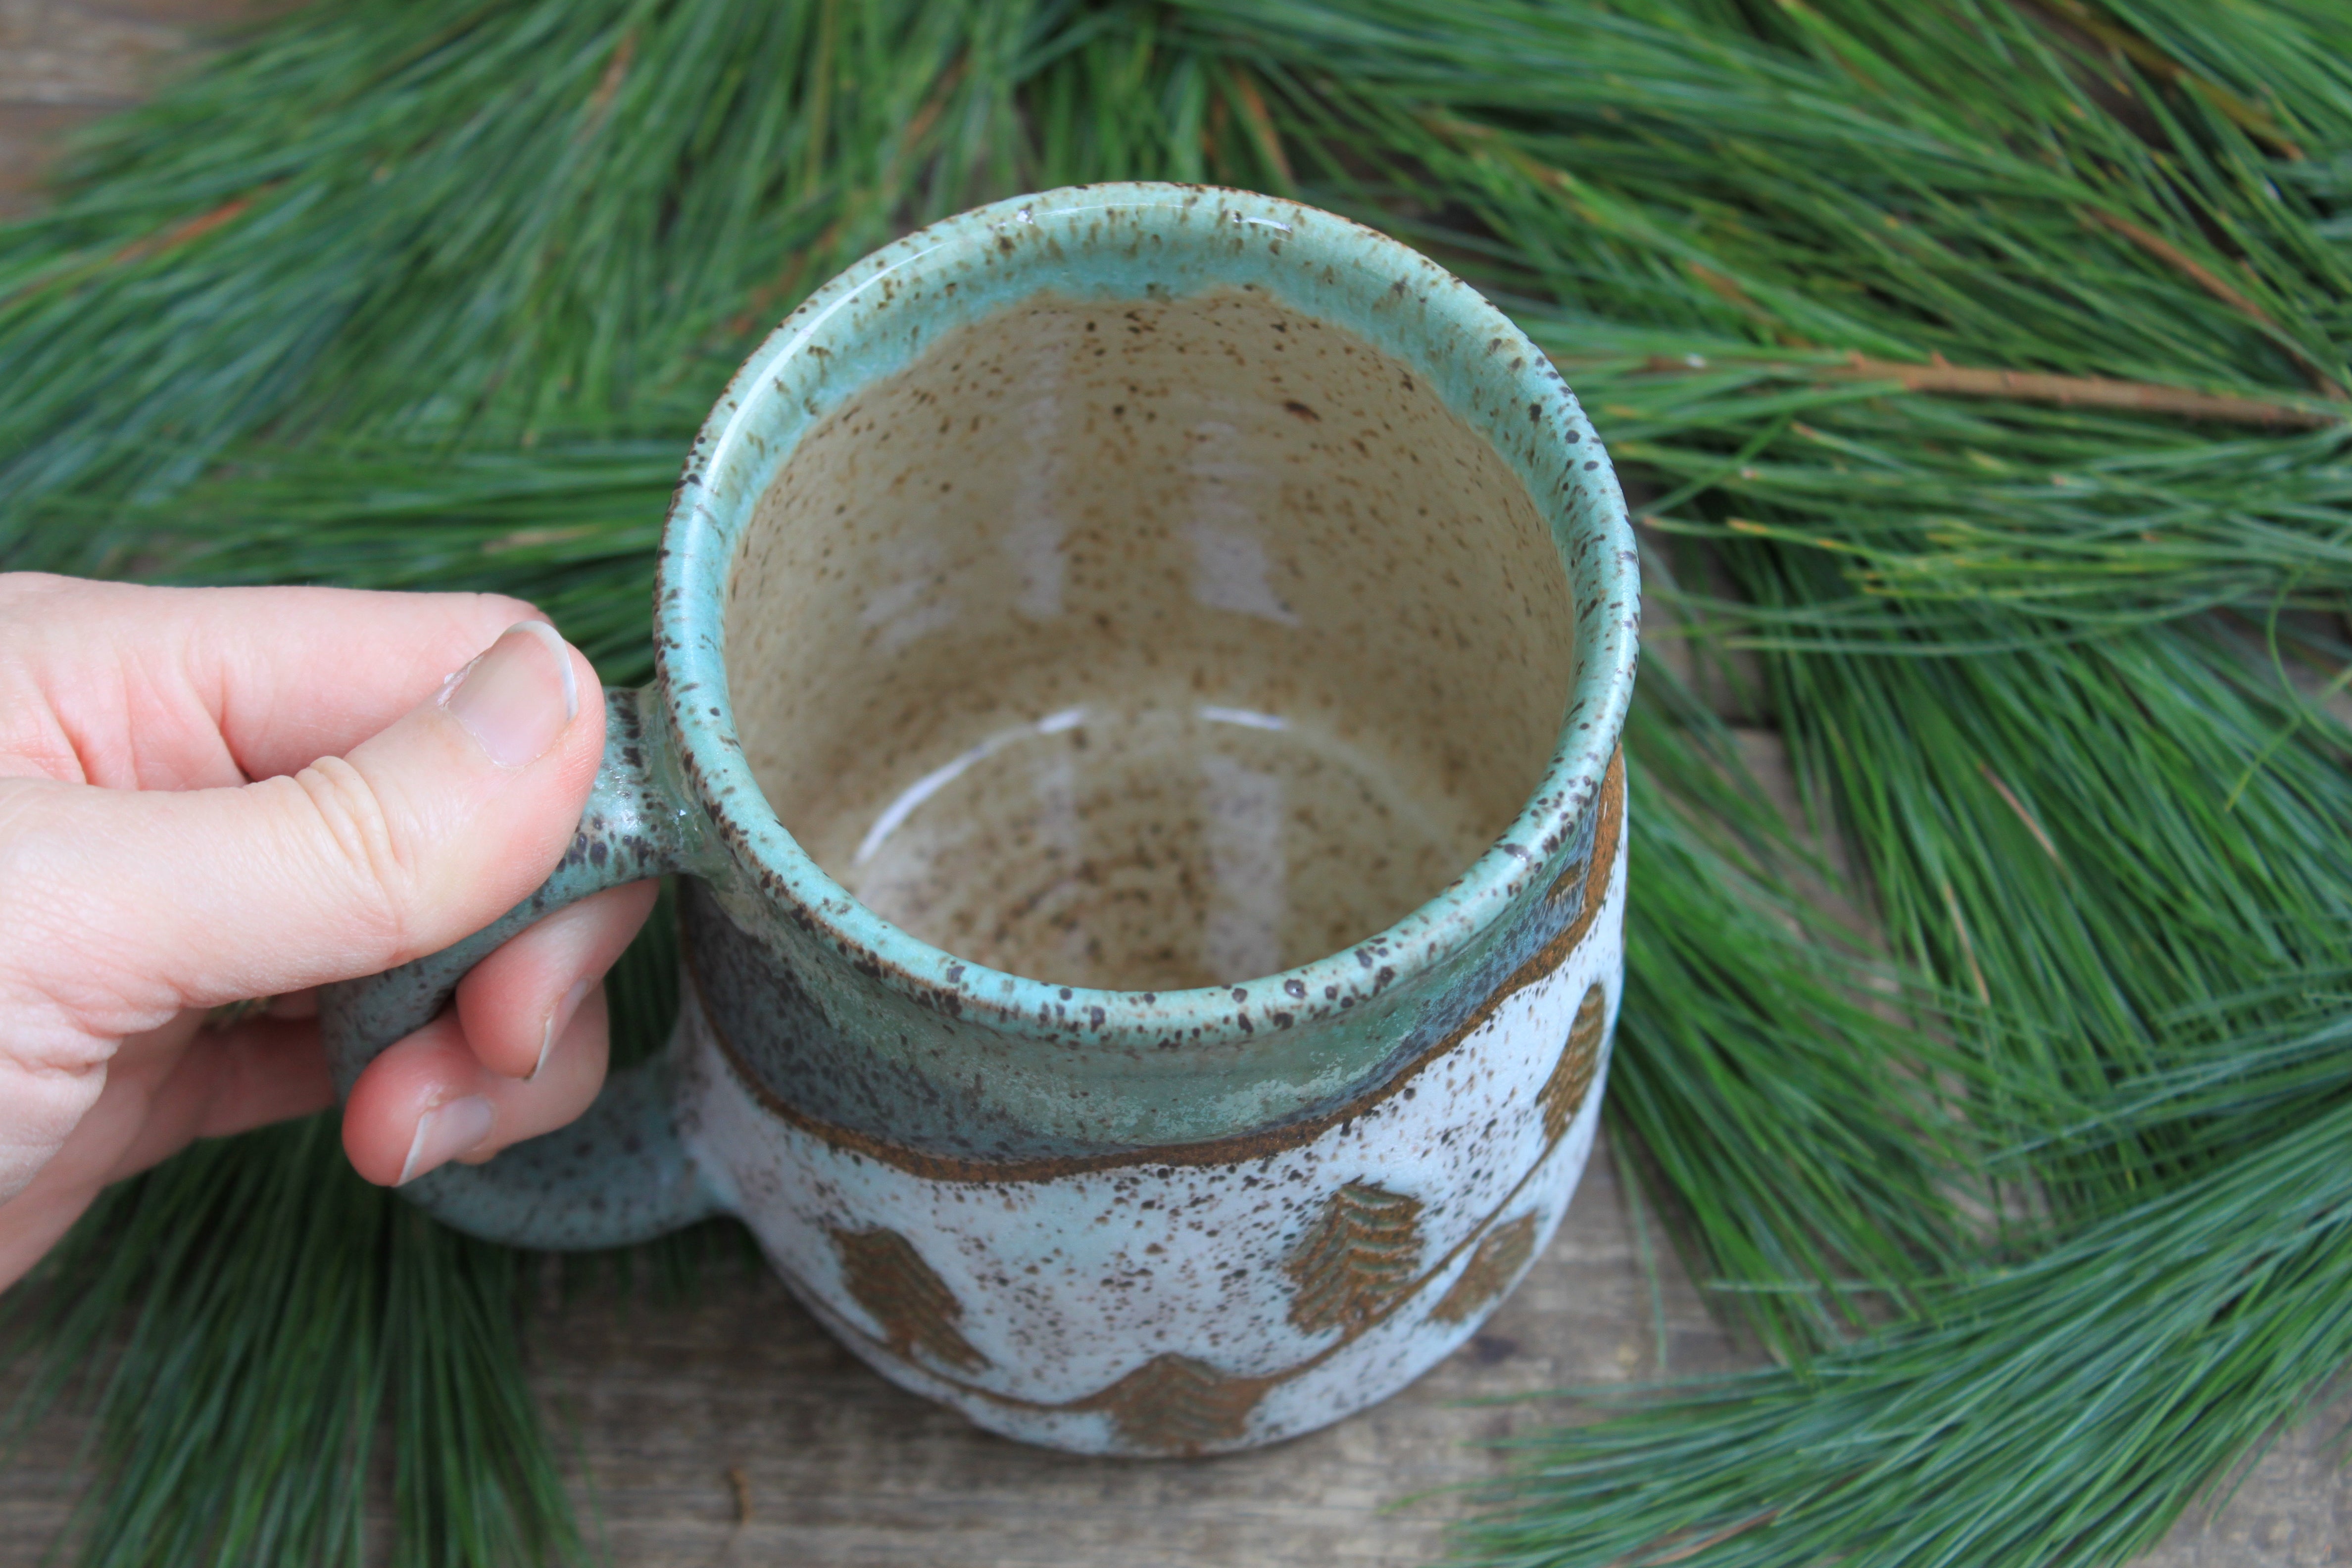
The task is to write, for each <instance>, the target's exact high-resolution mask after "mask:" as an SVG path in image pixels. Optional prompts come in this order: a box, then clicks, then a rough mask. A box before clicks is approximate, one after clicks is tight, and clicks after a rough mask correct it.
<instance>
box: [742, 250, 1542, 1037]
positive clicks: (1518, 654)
mask: <svg viewBox="0 0 2352 1568" xmlns="http://www.w3.org/2000/svg"><path fill="white" fill-rule="evenodd" d="M1107 329H1116V330H1115V331H1111V330H1107ZM943 407H945V408H953V409H956V410H957V411H958V412H959V417H958V418H956V419H950V420H947V421H944V422H943V421H942V420H941V419H940V417H939V416H938V415H937V414H936V413H934V412H931V411H932V410H935V409H938V408H943ZM967 410H968V411H969V416H964V411H967ZM910 430H921V431H923V432H924V433H925V436H924V438H923V439H921V440H919V441H903V440H902V441H898V442H896V443H890V442H887V437H889V436H890V434H891V433H892V432H893V431H898V432H902V433H903V432H907V431H910ZM950 487H951V488H950ZM844 507H846V510H843V509H844ZM729 618H730V625H731V626H735V627H736V628H738V629H737V630H736V631H735V632H733V633H732V634H731V635H730V638H729V642H728V668H729V686H730V691H731V693H732V695H733V706H734V713H735V718H736V721H737V726H738V731H739V733H740V737H741V740H742V742H743V748H744V754H745V756H746V758H747V759H748V760H749V761H750V763H751V767H752V769H753V771H754V773H756V774H757V776H758V777H759V779H760V782H761V786H762V787H763V789H764V790H765V791H766V793H767V795H768V796H769V798H770V800H771V802H772V803H773V805H775V806H776V809H777V815H778V816H780V817H781V818H782V820H783V822H784V824H785V826H787V827H789V828H790V829H791V830H792V832H793V836H794V837H796V838H797V839H798V840H799V841H800V842H801V844H802V845H803V847H806V848H807V849H808V851H809V852H810V853H811V855H813V856H814V858H815V859H816V861H817V863H818V864H820V865H822V866H823V867H824V868H825V869H826V870H827V871H828V872H830V873H831V874H832V875H833V877H834V878H835V880H837V881H838V882H840V883H841V884H842V886H844V887H845V888H846V889H849V890H850V891H851V892H852V893H853V894H855V895H856V897H857V898H858V900H860V901H861V902H863V903H865V904H866V906H867V907H868V908H870V909H872V910H875V911H876V912H877V913H878V914H880V915H882V916H883V917H884V918H885V919H887V920H889V921H892V922H893V923H895V924H897V925H899V926H901V927H903V928H905V929H906V930H908V931H910V932H912V933H913V934H915V935H917V936H919V937H921V938H923V939H924V940H925V941H928V942H932V943H934V944H936V945H938V946H940V947H943V948H945V949H947V950H948V951H949V952H953V953H955V954H956V955H957V956H959V957H961V958H964V959H968V960H973V961H977V962H980V963H986V964H988V965H990V966H992V967H994V968H997V969H1003V970H1008V971H1010V972H1013V973H1020V974H1024V975H1028V976H1030V977H1032V978H1034V979H1039V980H1045V981H1048V982H1052V983H1058V984H1080V985H1089V986H1102V987H1108V988H1116V989H1126V990H1139V989H1143V988H1147V987H1149V988H1153V989H1160V990H1173V989H1178V988H1181V987H1184V986H1189V985H1198V984H1213V983H1216V982H1220V981H1223V982H1231V981H1234V980H1243V979H1249V978H1252V977H1255V976H1257V975H1262V974H1266V973H1274V972H1276V971H1279V970H1281V969H1283V968H1285V967H1287V966H1290V965H1293V964H1297V963H1302V962H1304V961H1306V960H1308V959H1311V958H1314V957H1316V956H1318V955H1319V954H1322V953H1325V952H1333V951H1337V950H1339V949H1340V948H1343V947H1345V946H1346V945H1347V944H1348V943H1349V942H1351V941H1355V940H1358V939H1360V938H1361V937H1363V936H1364V935H1366V934H1367V933H1369V932H1371V931H1379V930H1381V929H1382V928H1383V927H1385V926H1387V925H1389V924H1390V923H1391V922H1392V921H1395V920H1397V919H1398V918H1400V917H1401V916H1402V915H1403V914H1404V913H1406V912H1407V911H1408V910H1412V909H1413V908H1414V907H1416V906H1418V905H1419V904H1421V903H1422V902H1423V900H1427V899H1428V898H1430V897H1431V896H1433V894H1435V893H1436V892H1437V891H1438V890H1439V889H1443V888H1444V887H1445V886H1446V885H1447V883H1448V881H1449V879H1452V878H1453V877H1454V876H1455V875H1456V874H1457V873H1458V872H1459V871H1460V870H1461V869H1462V868H1463V867H1465V865H1467V864H1468V863H1469V862H1470V861H1471V860H1473V859H1475V858H1476V856H1477V855H1478V853H1479V851H1480V850H1481V849H1483V848H1484V847H1486V845H1487V844H1488V843H1490V842H1492V841H1493V839H1494V838H1495V837H1496V834H1497V833H1498V832H1499V831H1500V830H1501V828H1502V827H1503V826H1504V825H1505V824H1506V823H1507V822H1508V821H1509V819H1510V817H1511V816H1512V815H1513V814H1514V813H1515V812H1516V811H1517V809H1518V807H1519V806H1520V805H1521V803H1522V802H1523V800H1524V799H1525V797H1526V795H1527V794H1528V791H1529V789H1530V788H1531V787H1532V785H1533V784H1534V782H1535V780H1536V778H1537V777H1538V775H1539V774H1540V773H1541V772H1542V769H1543V767H1544V765H1545V763H1546V762H1547V761H1548V760H1549V746H1550V743H1551V742H1552V740H1553V738H1554V736H1555V734H1556V733H1557V730H1558V725H1559V715H1560V713H1561V710H1562V709H1563V707H1564V706H1565V703H1566V700H1567V692H1568V689H1569V685H1570V680H1571V679H1572V676H1573V673H1574V668H1573V658H1572V654H1571V652H1570V647H1571V643H1572V637H1573V630H1574V628H1573V621H1572V616H1571V615H1570V606H1569V605H1568V603H1567V595H1566V592H1565V584H1564V582H1563V581H1562V578H1561V574H1560V571H1559V557H1558V554H1557V552H1556V549H1555V547H1554V545H1553V543H1552V541H1551V538H1550V536H1549V531H1548V530H1547V529H1546V527H1545V526H1544V524H1543V523H1542V522H1541V521H1540V520H1539V519H1538V516H1537V514H1536V512H1535V510H1534V508H1533V505H1532V503H1531V502H1530V501H1529V500H1528V496H1527V493H1526V490H1525V488H1524V487H1523V486H1522V485H1521V484H1520V483H1519V481H1518V480H1517V478H1516V477H1515V476H1514V475H1513V474H1512V473H1511V472H1510V471H1509V470H1508V468H1506V467H1505V466H1504V465H1503V463H1502V462H1501V460H1500V459H1499V458H1497V457H1496V454H1495V452H1494V449H1493V448H1492V447H1490V446H1489V445H1488V444H1487V443H1486V441H1484V440H1482V439H1480V438H1479V437H1477V436H1475V434H1473V433H1472V432H1471V431H1470V430H1469V428H1468V427H1467V426H1465V425H1464V424H1463V422H1462V421H1461V419H1460V418H1458V417H1457V416H1454V414H1453V413H1452V412H1450V411H1449V410H1448V409H1447V408H1446V407H1445V406H1444V404H1443V403H1441V402H1440V401H1439V400H1438V399H1437V398H1436V397H1435V396H1434V395H1432V394H1431V393H1430V392H1429V391H1428V390H1427V389H1425V388H1423V387H1422V386H1421V385H1419V384H1417V383H1416V381H1415V379H1414V378H1413V377H1412V374H1410V372H1408V371H1407V370H1405V368H1404V367H1403V366H1402V365H1400V364H1398V363H1395V362H1394V361H1392V360H1390V359H1389V358H1388V357H1387V356H1385V355H1384V354H1381V353H1379V352H1378V351H1376V350H1374V349H1372V348H1370V346H1369V345H1368V344H1365V343H1363V342H1360V340H1357V339H1354V338H1353V337H1351V336H1350V335H1349V333H1347V332H1346V331H1343V330H1341V329H1339V328H1337V327H1334V326H1332V325H1330V324H1328V323H1326V322H1322V321H1316V320H1314V319H1313V318H1311V317H1306V316H1301V315H1297V314H1296V313H1294V312H1291V311H1289V310H1286V309H1285V308H1284V307H1282V306H1280V305H1278V304H1276V303H1275V302H1274V301H1272V300H1268V299H1266V298H1265V296H1264V295H1263V294H1260V293H1257V292H1255V291H1253V290H1247V289H1212V290H1209V291H1206V292H1204V293H1202V294H1198V295H1193V296H1188V297H1185V298H1182V299H1179V300H1168V301H1164V302H1160V301H1152V302H1143V303H1128V304H1123V305H1117V306H1113V305H1108V304H1104V303H1100V302H1089V301H1084V300H1072V299H1068V298H1065V297H1061V296H1055V295H1052V294H1046V295H1041V296H1038V297H1036V298H1034V299H1032V300H1029V301H1027V302H1025V303H1024V304H1022V305H1021V306H1019V307H1016V308H1014V309H1011V310H1006V311H1003V312H1002V313H1000V314H999V315H997V316H994V317H991V318H989V319H987V320H984V321H981V322H978V323H975V324H973V325H971V326H967V327H963V328H960V329H957V330H955V331H950V332H947V333H945V334H942V335H941V336H940V338H939V339H938V340H937V341H936V342H933V343H932V344H931V345H930V346H929V349H928V350H927V351H926V352H925V353H924V354H923V355H922V356H921V357H920V358H919V359H918V360H917V361H916V362H915V363H913V364H911V365H910V366H908V368H907V369H906V370H904V371H902V372H900V373H898V374H896V375H894V376H891V377H888V378H887V379H885V380H882V381H879V382H877V383H876V384H872V385H870V386H867V387H866V388H864V389H862V390H861V391H860V392H859V393H858V394H857V395H856V396H855V397H853V398H852V399H851V400H850V401H848V402H847V403H845V405H843V406H841V407H840V408H839V409H837V410H835V412H834V413H833V414H832V415H831V416H829V417H828V418H826V419H825V420H824V422H823V423H822V424H821V425H820V426H817V427H816V428H815V429H814V430H812V431H810V432H809V433H808V434H807V435H806V436H804V437H803V438H802V440H801V442H800V444H799V446H798V447H797V448H796V449H795V450H794V452H793V457H792V458H791V459H790V460H789V461H788V462H787V463H786V464H785V466H784V468H782V471H781V472H780V473H779V474H778V476H777V478H776V479H775V480H774V482H773V483H772V485H771V486H770V488H769V490H768V492H767V494H766V496H765V497H764V499H763V500H761V502H760V503H759V507H758V509H757V510H756V512H755V515H754V517H753V519H752V521H751V524H750V526H749V528H748V530H747V532H746V535H745V539H744V542H743V543H742V545H741V547H740V563H739V567H738V570H737V573H736V574H735V577H734V579H733V583H732V586H731V587H730V605H729ZM1253 1026H1254V1024H1253Z"/></svg>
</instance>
